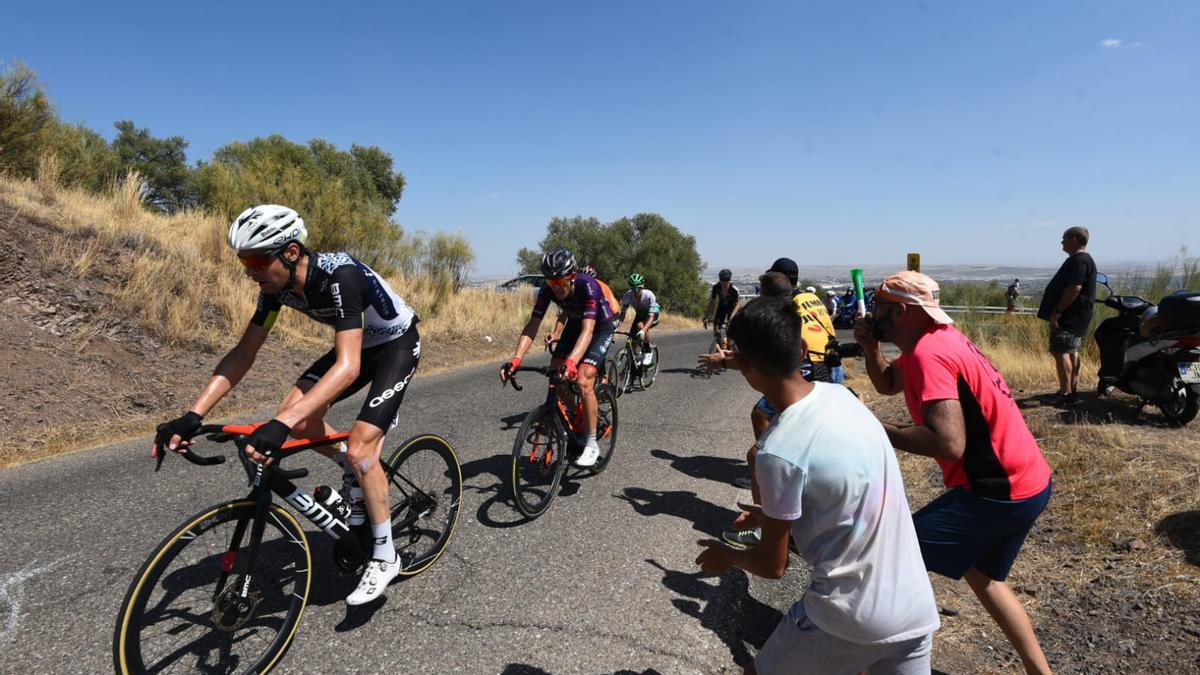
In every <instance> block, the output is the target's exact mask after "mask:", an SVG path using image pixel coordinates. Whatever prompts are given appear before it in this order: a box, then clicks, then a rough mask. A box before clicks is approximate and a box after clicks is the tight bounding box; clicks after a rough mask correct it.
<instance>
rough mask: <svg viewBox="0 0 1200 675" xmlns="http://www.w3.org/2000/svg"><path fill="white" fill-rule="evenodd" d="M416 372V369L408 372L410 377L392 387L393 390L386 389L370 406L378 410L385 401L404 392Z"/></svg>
mask: <svg viewBox="0 0 1200 675" xmlns="http://www.w3.org/2000/svg"><path fill="white" fill-rule="evenodd" d="M415 370H416V369H415V368H414V369H413V370H410V371H409V372H408V375H407V376H405V378H404V379H403V380H400V381H399V382H397V383H396V385H395V386H394V387H392V388H391V389H384V390H383V393H382V394H380V395H378V396H376V397H375V398H373V399H371V403H370V406H371V407H372V408H378V407H379V406H380V405H383V402H384V401H386V400H388V399H389V398H391V397H393V396H395V395H396V394H399V393H400V392H402V391H404V388H405V387H406V386H408V381H409V380H410V379H412V376H413V372H415Z"/></svg>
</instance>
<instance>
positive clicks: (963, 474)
mask: <svg viewBox="0 0 1200 675" xmlns="http://www.w3.org/2000/svg"><path fill="white" fill-rule="evenodd" d="M953 323H954V321H953V320H952V319H951V318H950V317H949V316H948V315H947V314H946V312H945V311H944V310H942V309H941V308H940V307H939V306H938V285H937V282H935V281H934V280H933V279H931V278H929V277H927V276H925V275H924V274H921V273H919V272H911V271H910V272H899V273H897V274H893V275H892V276H890V277H888V278H887V279H885V280H884V282H883V284H882V285H881V286H880V287H879V291H878V292H877V293H876V295H875V312H874V316H872V317H871V318H870V319H867V320H863V319H860V320H859V321H858V322H857V323H856V324H855V326H854V337H855V339H856V340H857V341H858V343H859V344H860V345H862V347H863V352H864V355H865V357H866V365H867V374H868V375H869V376H870V378H871V383H872V384H873V385H875V389H876V390H877V391H878V392H879V393H881V394H884V395H892V394H898V393H901V392H903V393H904V400H905V403H907V405H908V411H909V414H910V415H911V416H912V420H913V425H912V426H905V427H900V426H896V425H893V424H886V423H885V424H884V428H885V429H886V431H887V434H888V438H889V439H890V440H891V442H892V445H893V446H895V447H896V448H899V449H901V450H906V451H908V452H912V453H915V454H919V455H925V456H927V457H932V458H934V459H935V460H936V461H937V463H938V465H939V466H940V467H941V469H942V477H943V481H944V483H945V485H946V487H947V488H949V489H948V491H947V492H945V493H944V494H942V495H941V496H940V497H938V498H937V499H935V500H933V501H932V502H930V503H929V504H927V505H926V506H925V507H924V508H922V509H921V510H920V511H918V512H917V513H916V514H914V515H913V523H914V525H915V526H916V530H917V539H918V541H919V542H920V544H921V554H922V557H923V558H924V559H925V567H926V569H928V570H930V571H933V572H937V573H938V574H941V575H943V576H946V577H950V578H952V579H961V578H963V577H966V580H967V583H968V584H969V585H970V587H971V590H972V591H974V592H975V595H976V596H977V597H978V598H979V601H980V602H981V603H983V606H984V608H985V609H987V611H988V613H989V614H991V616H992V618H993V619H995V621H996V623H998V624H999V625H1000V628H1001V629H1003V630H1004V634H1005V635H1006V636H1007V637H1008V639H1009V641H1010V642H1011V643H1012V644H1013V647H1014V648H1016V650H1017V653H1018V654H1020V656H1021V660H1022V662H1023V663H1024V665H1025V670H1026V671H1027V672H1030V673H1049V672H1050V665H1049V663H1048V662H1047V661H1046V656H1045V654H1043V653H1042V648H1041V646H1040V645H1039V644H1038V640H1037V635H1036V634H1035V633H1034V629H1033V622H1032V621H1031V620H1030V619H1029V615H1028V614H1027V613H1026V612H1025V609H1024V607H1022V606H1021V601H1020V600H1018V599H1017V596H1016V595H1015V594H1014V593H1013V592H1012V590H1011V589H1009V587H1008V585H1007V584H1006V583H1004V580H1005V579H1006V578H1008V573H1009V570H1010V569H1011V568H1012V564H1013V562H1014V561H1015V560H1016V557H1017V554H1018V553H1019V552H1020V550H1021V546H1022V544H1024V542H1025V537H1026V535H1028V534H1029V530H1030V529H1031V528H1032V527H1033V523H1034V521H1035V520H1036V519H1037V517H1038V516H1039V515H1040V514H1041V512H1042V510H1043V509H1045V508H1046V504H1047V503H1048V502H1049V501H1050V492H1051V481H1050V465H1049V464H1047V463H1046V458H1045V457H1044V456H1043V455H1042V451H1041V449H1040V448H1039V447H1038V444H1037V441H1036V440H1035V439H1034V438H1033V434H1032V433H1031V432H1030V431H1029V427H1028V426H1027V425H1026V424H1025V419H1024V418H1023V417H1022V416H1021V411H1020V409H1019V408H1018V407H1017V404H1016V402H1015V401H1013V398H1012V394H1011V393H1010V392H1009V389H1008V385H1007V383H1005V381H1004V377H1003V376H1002V375H1000V372H999V371H998V370H996V367H995V366H993V365H992V363H991V362H990V361H988V359H987V358H986V357H985V356H984V355H983V353H982V352H980V351H979V348H978V347H976V346H975V345H974V344H973V343H972V342H971V341H970V340H969V339H967V337H966V336H965V335H963V334H962V333H960V332H959V331H958V330H957V329H955V328H954V326H953V325H952V324H953ZM880 341H885V342H891V343H893V344H895V345H896V346H897V347H899V348H900V352H901V355H900V357H899V358H898V359H896V361H894V362H891V363H889V362H888V360H887V359H886V358H884V356H883V352H882V350H881V349H880V346H879V345H880Z"/></svg>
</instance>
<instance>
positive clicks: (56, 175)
mask: <svg viewBox="0 0 1200 675" xmlns="http://www.w3.org/2000/svg"><path fill="white" fill-rule="evenodd" d="M34 182H35V184H36V185H37V189H38V191H39V192H41V193H42V199H43V200H45V202H46V203H47V204H53V203H54V199H55V197H56V195H57V193H58V188H59V186H60V185H61V184H62V161H61V160H60V159H59V157H58V155H57V154H55V153H47V154H43V155H42V156H40V157H38V165H37V178H36V179H34Z"/></svg>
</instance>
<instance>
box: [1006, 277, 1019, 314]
mask: <svg viewBox="0 0 1200 675" xmlns="http://www.w3.org/2000/svg"><path fill="white" fill-rule="evenodd" d="M1020 296H1021V280H1020V279H1013V282H1012V283H1011V284H1009V285H1008V288H1007V289H1005V290H1004V299H1005V300H1006V301H1008V313H1009V314H1012V313H1014V312H1016V311H1017V298H1018V297H1020Z"/></svg>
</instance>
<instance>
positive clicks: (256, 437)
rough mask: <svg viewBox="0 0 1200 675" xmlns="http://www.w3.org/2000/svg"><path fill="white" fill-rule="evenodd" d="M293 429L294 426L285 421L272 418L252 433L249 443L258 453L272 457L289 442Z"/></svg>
mask: <svg viewBox="0 0 1200 675" xmlns="http://www.w3.org/2000/svg"><path fill="white" fill-rule="evenodd" d="M291 430H292V428H291V427H289V426H288V425H286V424H284V423H283V422H280V421H279V420H271V421H270V422H267V423H266V424H264V425H262V426H261V427H259V428H257V429H255V430H254V433H252V434H250V440H249V443H248V445H250V446H251V447H253V448H254V449H255V450H256V451H257V452H258V454H260V455H266V456H267V457H270V456H272V455H274V454H275V453H277V452H279V448H281V447H283V444H284V443H286V442H287V437H288V432H289V431H291Z"/></svg>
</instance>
